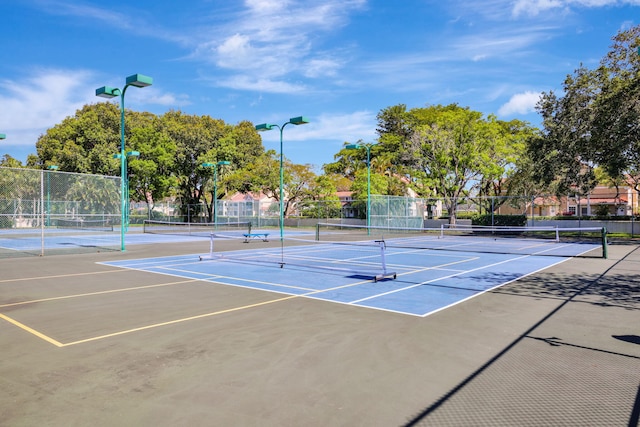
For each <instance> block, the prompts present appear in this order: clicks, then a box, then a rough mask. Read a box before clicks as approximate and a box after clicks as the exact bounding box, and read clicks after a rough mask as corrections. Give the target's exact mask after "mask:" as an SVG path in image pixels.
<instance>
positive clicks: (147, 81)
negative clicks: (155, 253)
mask: <svg viewBox="0 0 640 427" xmlns="http://www.w3.org/2000/svg"><path fill="white" fill-rule="evenodd" d="M152 84H153V79H152V78H151V77H148V76H144V75H142V74H133V75H131V76H129V77H127V79H126V81H125V85H124V87H123V88H122V89H118V88H115V87H111V86H102V87H100V88H98V89H96V96H99V97H101V98H115V97H116V96H120V187H121V188H120V209H121V210H122V213H121V224H120V250H122V251H124V250H125V244H124V235H125V231H126V226H127V224H126V222H127V218H128V212H125V209H127V206H128V203H127V200H126V199H125V196H127V195H128V193H129V192H128V188H127V187H126V186H127V185H128V183H129V181H128V180H127V165H126V163H127V159H126V154H125V152H124V94H125V93H126V92H127V88H128V87H129V86H135V87H146V86H151V85H152Z"/></svg>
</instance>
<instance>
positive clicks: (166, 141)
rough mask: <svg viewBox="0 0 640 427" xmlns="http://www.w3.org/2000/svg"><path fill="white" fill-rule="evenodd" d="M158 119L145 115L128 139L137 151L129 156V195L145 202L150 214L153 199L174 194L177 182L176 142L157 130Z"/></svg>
mask: <svg viewBox="0 0 640 427" xmlns="http://www.w3.org/2000/svg"><path fill="white" fill-rule="evenodd" d="M158 121H159V119H158V118H157V117H155V116H151V117H147V120H145V122H146V123H143V122H141V123H139V124H138V126H136V127H135V128H134V129H133V130H132V132H131V137H130V138H129V143H130V144H131V147H132V148H133V150H135V151H138V152H139V153H140V156H139V157H138V158H131V159H128V167H129V170H128V175H129V187H130V196H131V198H132V199H133V200H136V201H144V202H146V204H147V209H148V211H149V213H151V212H153V207H154V204H155V202H156V201H159V200H163V199H165V198H166V197H169V196H172V195H173V188H174V187H175V186H176V183H177V181H178V179H177V177H176V176H175V175H174V174H173V167H174V162H175V153H176V144H175V142H174V141H173V140H171V139H170V138H169V137H168V136H167V135H166V134H165V133H164V132H162V131H161V130H160V129H161V126H160V125H159V123H158Z"/></svg>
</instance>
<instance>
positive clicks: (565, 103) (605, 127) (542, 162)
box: [528, 26, 640, 195]
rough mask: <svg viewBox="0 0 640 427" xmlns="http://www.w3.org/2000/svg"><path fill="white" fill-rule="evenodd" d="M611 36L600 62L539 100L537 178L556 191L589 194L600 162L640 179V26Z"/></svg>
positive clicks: (611, 171)
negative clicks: (540, 130)
mask: <svg viewBox="0 0 640 427" xmlns="http://www.w3.org/2000/svg"><path fill="white" fill-rule="evenodd" d="M613 41H614V43H613V45H612V47H611V50H610V51H609V52H608V54H607V55H606V57H605V58H603V59H602V60H601V62H600V65H599V67H598V68H596V69H594V70H590V69H587V68H586V67H584V66H581V67H580V68H578V69H577V70H576V71H574V73H573V75H569V76H567V77H566V79H565V81H564V83H563V90H562V94H561V95H558V94H556V93H554V92H548V93H544V94H543V95H542V97H541V100H540V102H539V103H538V106H537V108H538V111H539V112H540V114H541V115H542V118H543V130H542V133H541V135H540V137H539V138H533V139H532V140H531V144H530V145H529V147H528V152H529V154H530V156H531V158H532V161H533V162H534V163H535V165H536V168H535V174H534V177H535V178H536V180H537V181H538V182H540V183H542V184H544V185H546V186H548V187H549V188H550V190H551V191H553V192H554V193H556V194H558V195H561V194H567V193H578V194H586V193H587V192H588V191H590V190H591V189H592V188H593V187H594V186H595V185H596V183H597V177H596V173H595V168H596V167H601V168H603V169H604V170H605V171H606V173H607V175H608V176H610V177H611V178H612V179H614V180H616V179H620V178H625V179H631V180H635V181H636V182H640V180H639V179H636V177H638V176H639V175H640V155H639V154H638V153H639V152H640V55H639V53H638V46H639V45H640V26H636V27H633V28H631V29H629V30H626V31H621V32H620V33H618V34H617V35H616V36H615V37H614V38H613ZM636 189H640V188H636Z"/></svg>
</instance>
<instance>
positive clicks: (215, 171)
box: [202, 160, 231, 225]
mask: <svg viewBox="0 0 640 427" xmlns="http://www.w3.org/2000/svg"><path fill="white" fill-rule="evenodd" d="M230 164H231V162H230V161H227V160H221V161H219V162H218V163H203V164H202V167H204V168H210V167H213V201H212V202H211V203H213V224H214V225H215V224H217V223H218V207H217V204H218V166H226V165H230Z"/></svg>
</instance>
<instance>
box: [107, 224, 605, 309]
mask: <svg viewBox="0 0 640 427" xmlns="http://www.w3.org/2000/svg"><path fill="white" fill-rule="evenodd" d="M263 232H265V231H263ZM298 236H299V237H302V236H303V235H298ZM226 237H229V236H226ZM224 240H225V239H224V237H223V238H221V239H220V241H224ZM414 240H416V238H415V237H401V238H395V239H387V240H386V241H369V242H367V243H368V244H362V242H345V241H341V242H331V243H324V242H315V241H311V240H302V239H298V240H296V242H297V243H298V244H299V245H296V246H284V247H279V248H278V247H270V248H262V247H261V246H260V243H253V244H250V245H247V246H250V249H245V250H236V251H233V252H225V253H224V254H222V255H220V256H219V257H216V256H211V254H190V255H182V256H172V257H163V258H150V259H135V260H126V261H117V262H109V263H106V264H107V265H110V266H115V267H121V268H127V269H133V270H139V271H146V272H152V273H159V274H165V275H172V276H178V277H182V278H186V279H197V280H202V281H207V282H216V283H221V284H225V285H229V286H238V287H244V288H250V289H258V290H263V291H269V292H276V293H280V294H285V295H292V296H298V297H304V298H313V299H318V300H323V301H328V302H334V303H340V304H347V305H352V306H357V307H367V308H372V309H378V310H387V311H393V312H396V313H402V314H410V315H416V316H426V315H429V314H431V313H434V312H436V311H438V310H441V309H444V308H446V307H448V306H451V305H453V304H457V303H459V302H461V301H464V300H466V299H468V298H471V297H473V296H476V295H479V294H481V293H483V292H486V291H488V290H491V289H495V288H497V287H499V286H502V285H504V284H505V283H509V282H512V281H514V280H517V279H519V278H521V277H524V276H527V275H529V274H532V273H535V272H536V271H540V270H544V269H546V268H548V267H550V266H552V265H555V264H558V263H561V262H563V261H566V260H567V259H568V258H567V257H566V256H559V255H558V256H554V255H551V256H550V255H549V254H550V253H551V254H553V253H563V254H565V255H566V254H573V255H580V254H583V253H585V252H590V251H598V250H600V247H599V246H598V245H596V244H586V245H585V244H562V245H557V244H555V243H548V242H543V243H541V242H537V241H536V242H535V243H533V242H532V241H530V240H519V241H509V242H506V243H505V242H497V241H496V240H495V239H493V238H491V239H489V241H485V240H484V239H482V238H477V237H474V238H472V239H468V238H467V239H465V240H460V239H453V240H452V239H449V240H447V241H446V242H444V241H437V244H438V248H437V249H436V250H429V249H421V248H413V247H412V246H416V245H420V244H423V243H424V242H423V240H424V238H417V240H418V242H417V243H415V244H414V243H413V241H414ZM478 240H480V242H478ZM287 242H289V240H287ZM488 243H489V244H493V245H497V251H498V252H499V253H482V252H473V251H468V249H464V248H470V249H471V250H473V249H474V246H475V249H476V251H479V250H480V246H486V245H487V244H488ZM380 244H383V245H384V247H380V246H379V245H380ZM393 245H396V247H394V246H393ZM472 245H473V246H472ZM478 245H480V246H478ZM532 247H535V250H536V252H537V253H539V254H540V255H529V254H524V255H522V254H519V252H522V253H525V252H523V251H524V249H525V248H526V249H527V250H528V251H530V250H531V248H532ZM447 248H449V250H447ZM461 248H463V249H464V250H461ZM507 252H514V253H515V254H512V253H507ZM534 253H535V252H534ZM543 255H544V256H543Z"/></svg>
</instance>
